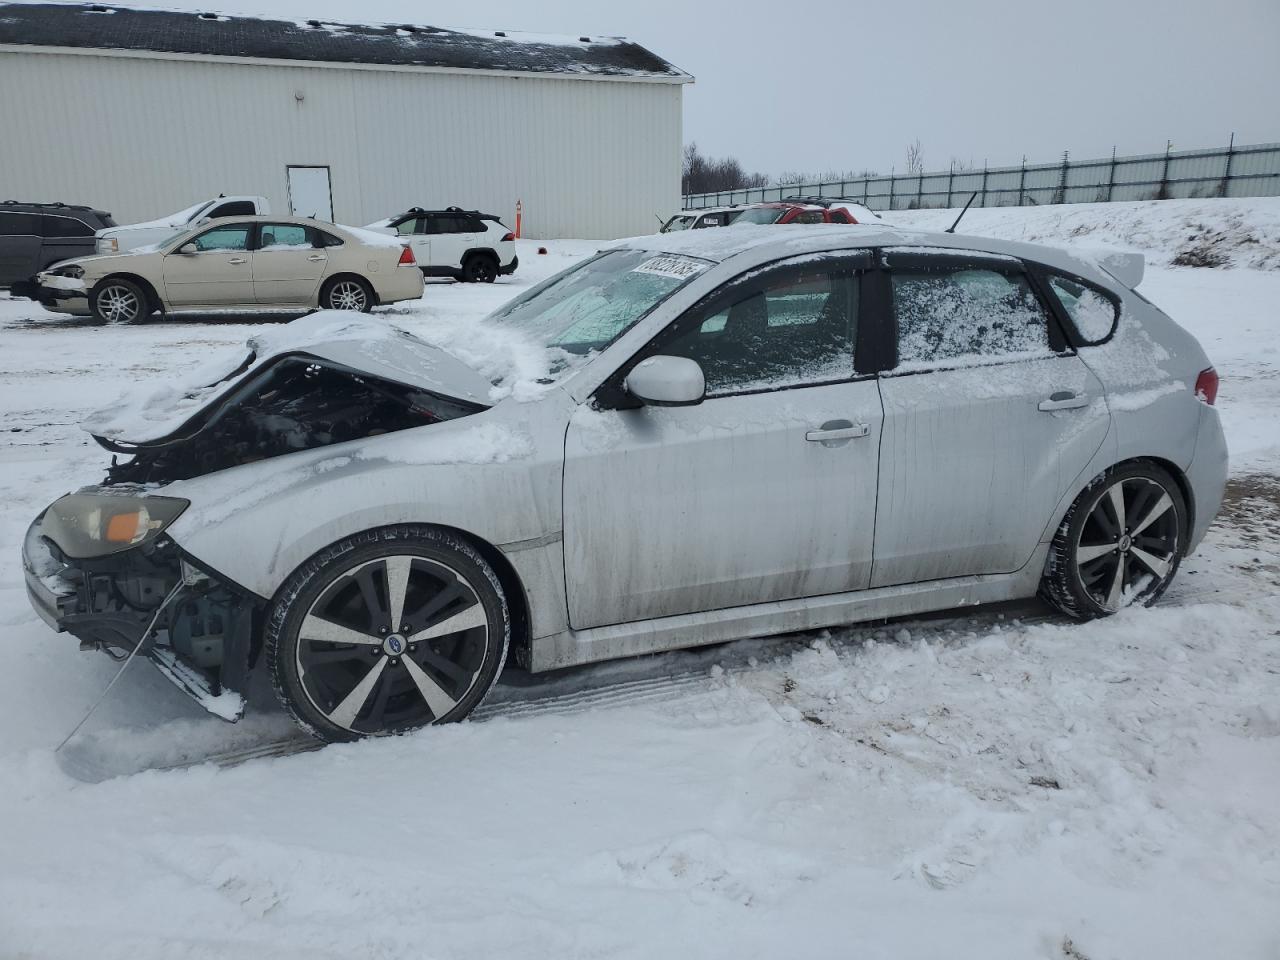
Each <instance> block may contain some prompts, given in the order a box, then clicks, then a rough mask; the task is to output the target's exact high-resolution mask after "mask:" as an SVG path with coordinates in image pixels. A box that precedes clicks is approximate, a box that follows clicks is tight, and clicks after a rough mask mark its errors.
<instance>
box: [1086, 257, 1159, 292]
mask: <svg viewBox="0 0 1280 960" xmlns="http://www.w3.org/2000/svg"><path fill="white" fill-rule="evenodd" d="M1089 252H1090V254H1091V255H1092V257H1093V260H1094V262H1095V263H1097V265H1098V266H1100V267H1101V268H1102V269H1103V270H1105V271H1107V273H1109V274H1111V275H1112V276H1113V277H1115V278H1116V279H1117V280H1119V281H1120V282H1121V283H1123V284H1124V285H1125V286H1126V287H1128V288H1129V289H1130V290H1133V289H1135V288H1136V287H1137V286H1138V284H1140V283H1141V282H1142V277H1143V275H1144V274H1145V273H1146V269H1147V258H1146V257H1145V256H1144V255H1143V254H1141V253H1135V252H1133V251H1131V250H1091V251H1089Z"/></svg>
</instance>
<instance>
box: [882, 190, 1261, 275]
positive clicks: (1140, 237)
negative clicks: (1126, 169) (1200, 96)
mask: <svg viewBox="0 0 1280 960" xmlns="http://www.w3.org/2000/svg"><path fill="white" fill-rule="evenodd" d="M959 212H960V211H959V209H955V210H894V211H893V212H892V213H886V214H885V216H886V217H888V219H889V220H890V221H891V222H892V223H894V224H898V225H901V226H904V227H915V228H919V229H927V230H942V229H945V228H946V227H948V226H950V225H951V223H952V221H954V220H955V218H956V215H957V214H959ZM957 229H958V231H959V232H960V233H968V234H972V235H975V236H981V237H1000V238H1001V239H1005V240H1022V241H1026V242H1028V243H1043V244H1048V245H1050V246H1057V247H1072V248H1089V247H1098V246H1116V247H1121V248H1128V249H1132V250H1140V251H1142V252H1143V253H1145V254H1146V255H1147V256H1148V258H1149V259H1150V260H1151V261H1152V262H1154V263H1158V264H1172V265H1175V266H1200V265H1204V266H1234V267H1255V268H1258V269H1264V270H1280V197H1251V198H1248V199H1216V200H1157V201H1150V200H1143V201H1133V202H1130V203H1069V204H1058V205H1055V206H1041V207H987V208H980V209H970V210H969V212H968V213H966V214H965V215H964V219H963V220H961V221H960V226H959V227H958V228H957Z"/></svg>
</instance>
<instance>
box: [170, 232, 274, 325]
mask: <svg viewBox="0 0 1280 960" xmlns="http://www.w3.org/2000/svg"><path fill="white" fill-rule="evenodd" d="M252 235H253V224H251V223H231V224H220V225H219V226H216V227H210V228H209V229H208V230H206V231H205V232H204V233H201V234H199V235H197V236H196V237H194V238H192V239H191V240H189V241H187V243H185V244H183V247H186V246H188V245H189V244H194V246H195V248H196V252H195V253H179V252H178V251H177V250H174V251H173V252H171V253H169V254H168V255H166V256H165V258H164V265H163V268H162V269H163V271H164V286H165V294H166V297H167V299H168V301H169V304H170V306H175V307H181V306H240V305H244V304H252V303H253V302H254V297H253V254H252V253H251V252H250V250H249V246H250V240H251V238H252Z"/></svg>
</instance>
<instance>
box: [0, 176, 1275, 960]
mask: <svg viewBox="0 0 1280 960" xmlns="http://www.w3.org/2000/svg"><path fill="white" fill-rule="evenodd" d="M1177 202H1178V201H1168V202H1167V203H1166V204H1158V205H1154V204H1153V205H1152V206H1160V207H1164V206H1166V205H1172V204H1175V203H1177ZM1205 203H1206V204H1207V203H1208V202H1207V201H1206V202H1205ZM1117 206H1120V205H1117ZM1267 206H1268V205H1267V204H1262V205H1261V208H1267ZM1073 209H1074V208H1066V209H1065V210H1064V211H1059V212H1062V213H1063V214H1064V215H1066V214H1067V213H1070V212H1071V210H1073ZM1206 209H1212V208H1208V207H1206ZM1222 209H1223V210H1227V211H1228V212H1229V208H1227V207H1224V208H1222ZM930 213H933V214H937V213H938V212H937V211H931V212H930ZM985 213H991V214H995V213H1000V214H1001V215H1002V216H1008V217H1011V218H1012V216H1013V211H971V212H970V214H969V216H975V215H980V214H985ZM1022 213H1023V214H1024V215H1025V217H1026V218H1027V219H1028V223H1030V221H1032V220H1034V219H1035V218H1041V217H1043V216H1044V215H1045V214H1046V211H1045V210H1043V209H1034V208H1024V209H1023V211H1022ZM919 215H920V216H924V215H925V213H924V212H922V213H920V214H919ZM1260 215H1261V214H1260ZM1260 215H1259V216H1260ZM952 218H954V217H952ZM974 222H975V223H978V221H976V220H975V221H974ZM1223 222H1225V221H1223ZM942 225H943V226H945V225H946V224H942ZM966 226H968V224H966ZM1006 227H1007V230H1008V234H1007V235H1010V236H1014V237H1020V238H1024V239H1030V237H1029V236H1027V234H1026V233H1025V232H1024V233H1019V232H1018V231H1019V230H1021V229H1022V227H1021V226H1020V225H1019V224H1018V223H1017V222H1015V221H1014V220H1013V219H1010V220H1008V221H1007V222H1006ZM851 229H856V228H851ZM1026 229H1027V231H1029V232H1035V230H1045V229H1047V227H1045V226H1044V224H1043V223H1042V224H1041V225H1040V226H1038V227H1035V228H1034V229H1032V227H1030V226H1027V228H1026ZM1099 231H1101V228H1099ZM1036 239H1041V240H1046V239H1051V238H1050V237H1048V236H1047V235H1041V236H1038V237H1037V238H1036ZM1100 239H1101V238H1097V237H1095V238H1092V241H1091V238H1089V237H1083V238H1081V239H1080V242H1081V243H1082V244H1083V245H1085V246H1089V245H1096V243H1097V242H1100ZM1172 239H1176V238H1173V234H1169V236H1168V237H1167V238H1166V240H1169V241H1170V242H1171V241H1172ZM1118 240H1119V238H1111V241H1109V242H1117V241H1118ZM1153 242H1154V241H1153ZM1161 242H1162V243H1163V242H1165V241H1161ZM547 246H548V247H549V248H550V250H551V253H550V255H548V256H539V255H537V254H536V253H535V252H534V248H533V247H532V245H529V244H524V245H522V246H521V249H520V259H521V266H520V270H519V271H518V272H517V273H516V274H515V275H514V276H512V277H504V278H501V279H500V280H499V282H497V283H495V284H492V285H469V284H454V283H450V282H441V283H430V284H428V287H427V291H426V294H425V296H424V298H423V300H422V302H421V303H415V304H409V305H397V306H396V307H393V308H389V309H386V310H382V311H380V313H381V314H382V315H384V316H386V317H388V318H389V319H390V320H391V322H393V323H394V324H395V325H397V326H401V327H404V328H405V329H408V330H411V331H414V332H416V333H419V334H420V335H425V334H426V332H427V331H428V330H433V329H438V328H440V327H441V326H443V325H447V324H448V323H449V322H453V323H469V322H476V321H478V320H479V319H480V318H481V317H483V316H484V315H485V314H487V313H489V312H490V311H491V310H492V309H494V308H495V307H497V306H499V305H501V303H503V302H505V301H506V300H507V299H509V298H510V297H512V296H514V295H516V294H518V293H520V292H522V291H523V290H525V289H527V288H528V287H529V286H530V285H531V284H532V283H536V282H538V281H539V280H541V279H543V278H545V277H546V276H549V275H550V274H552V273H554V272H556V271H557V270H559V269H561V268H563V267H564V266H567V265H569V264H570V263H572V262H574V261H575V260H576V259H579V258H581V257H583V256H586V255H588V254H590V253H591V252H593V251H594V250H595V249H596V248H597V246H598V245H597V244H591V243H585V242H568V241H566V242H552V243H549V244H547ZM1174 250H1175V247H1174V246H1172V245H1171V246H1167V247H1159V248H1154V247H1153V248H1151V250H1150V251H1149V252H1150V253H1151V256H1152V262H1153V263H1154V264H1155V266H1153V267H1152V268H1151V269H1149V270H1148V276H1147V278H1146V280H1145V281H1144V282H1143V284H1142V286H1141V288H1140V289H1141V290H1142V291H1143V292H1144V294H1145V295H1147V296H1149V297H1151V298H1152V299H1153V300H1154V301H1155V302H1157V303H1158V304H1160V305H1161V306H1162V307H1163V308H1165V309H1166V310H1168V311H1169V312H1170V313H1171V314H1172V315H1173V316H1174V318H1175V319H1177V320H1178V321H1179V322H1180V323H1182V324H1184V325H1185V326H1187V327H1188V328H1189V329H1190V330H1192V332H1194V333H1195V334H1196V336H1197V337H1199V338H1200V340H1201V342H1202V343H1204V345H1205V348H1206V350H1207V351H1208V353H1209V355H1210V357H1212V358H1213V360H1214V362H1215V364H1216V365H1217V367H1218V369H1219V371H1220V372H1221V373H1222V375H1223V385H1222V392H1221V394H1220V396H1219V400H1218V405H1219V409H1220V410H1221V412H1222V415H1223V418H1224V423H1225V425H1226V429H1227V435H1228V441H1229V443H1230V444H1231V447H1232V455H1233V472H1234V476H1233V480H1232V484H1231V489H1230V491H1229V501H1228V504H1227V506H1226V508H1225V509H1224V512H1223V515H1222V517H1221V518H1220V520H1219V523H1218V524H1217V525H1216V526H1215V527H1214V528H1213V529H1212V530H1211V531H1210V534H1209V537H1208V539H1207V541H1206V543H1205V544H1204V546H1203V547H1202V548H1201V550H1200V551H1199V552H1198V553H1197V554H1196V555H1195V556H1193V557H1191V558H1190V559H1189V560H1188V561H1187V562H1186V563H1185V564H1184V565H1183V569H1182V571H1181V573H1180V574H1179V579H1178V580H1177V581H1176V582H1175V584H1174V586H1173V589H1172V590H1171V591H1170V594H1169V596H1168V597H1167V598H1166V600H1165V602H1164V603H1163V604H1162V605H1161V606H1160V607H1158V608H1156V609H1153V610H1127V611H1125V612H1124V613H1123V614H1121V615H1120V616H1118V617H1116V618H1114V619H1112V620H1109V621H1106V622H1100V623H1093V624H1087V625H1074V624H1066V623H1063V622H1061V621H1059V620H1055V619H1046V618H1045V617H1044V616H1043V611H1041V610H1039V609H1038V608H1037V607H1035V606H1034V605H1023V606H1021V607H1019V608H1016V609H1014V608H1002V609H1000V610H990V609H988V610H977V611H966V612H964V614H963V615H949V616H947V617H942V618H937V619H934V620H925V621H914V622H909V623H895V624H891V625H886V626H872V627H868V628H861V629H854V630H844V631H834V632H832V633H829V634H810V635H804V636H796V637H789V638H775V639H772V640H767V641H743V642H739V643H735V644H728V645H724V646H722V647H718V648H714V649H710V650H704V651H700V652H696V653H680V654H672V655H666V656H662V657H650V658H645V659H642V660H638V661H633V662H630V663H620V664H611V665H603V666H599V667H590V668H584V669H582V670H580V671H575V672H572V673H569V674H565V675H561V676H558V677H552V678H547V679H545V680H541V681H538V683H536V684H534V685H532V686H524V685H521V684H519V683H517V682H515V680H516V678H515V677H514V675H513V676H512V677H511V678H509V679H508V681H507V682H506V683H505V684H503V685H502V686H500V687H499V689H498V690H497V691H496V695H495V697H494V698H493V703H492V705H491V706H487V707H486V708H484V709H483V710H482V711H481V719H480V720H478V721H477V722H473V723H468V724H462V725H459V726H455V727H452V728H448V729H440V730H429V731H423V732H421V733H418V734H416V735H413V736H407V737H399V738H394V739H387V740H381V741H376V742H369V743H362V744H355V745H346V746H339V747H329V748H326V749H324V750H321V751H319V752H316V753H312V754H307V755H301V756H294V757H291V758H288V759H280V760H259V761H254V762H250V763H247V764H245V765H244V766H241V767H237V768H234V769H218V768H215V767H213V766H202V767H196V768H193V769H189V770H181V771H171V772H148V773H142V774H139V775H135V776H130V777H124V778H120V779H116V780H112V781H109V782H106V783H102V784H97V785H88V784H81V783H76V782H73V781H71V780H70V779H68V778H67V777H66V776H65V775H64V774H63V773H62V771H61V770H60V769H59V768H58V766H57V765H56V764H55V762H54V760H53V755H52V751H53V748H54V747H55V746H56V745H57V743H58V742H59V741H60V740H61V739H62V737H63V736H65V735H66V733H67V732H68V731H70V729H71V728H72V727H73V726H74V725H75V723H76V722H77V721H78V720H80V718H81V717H82V716H83V713H84V711H85V710H86V709H87V708H88V706H89V705H90V704H91V703H92V702H93V701H94V700H95V699H96V698H97V697H98V695H99V694H100V693H101V692H102V689H103V687H104V686H105V685H106V683H107V681H108V679H109V678H110V677H111V676H112V675H113V674H114V672H115V670H116V669H117V667H116V665H115V664H113V663H111V662H110V661H108V660H107V659H106V658H105V657H101V656H98V655H89V654H81V653H79V652H78V651H77V650H76V645H75V642H74V641H73V640H71V639H70V638H68V637H67V636H66V635H55V634H53V633H52V632H51V631H49V630H48V628H47V627H45V625H44V624H43V623H42V622H40V621H39V620H37V619H36V617H35V615H34V614H33V613H32V611H31V609H30V607H29V605H28V603H27V600H26V596H25V590H24V587H23V579H22V572H21V569H20V565H19V563H18V549H19V544H20V542H21V538H22V536H23V533H24V532H25V530H26V527H27V524H28V523H29V522H30V520H31V518H32V517H33V516H35V514H36V513H37V512H38V511H39V510H40V509H41V508H43V507H44V506H45V505H46V504H47V503H48V502H49V501H51V500H52V499H53V498H54V497H56V496H57V495H59V494H61V493H63V492H66V491H67V490H68V489H72V488H74V487H77V486H79V485H81V484H83V483H85V482H88V481H91V480H94V479H97V477H98V476H100V469H101V466H102V464H103V461H104V455H103V453H102V451H101V450H98V449H96V448H94V447H92V446H91V445H90V441H89V439H88V437H87V436H86V435H84V434H83V433H82V432H81V431H80V430H79V428H78V424H79V422H80V421H81V419H82V418H83V416H84V414H85V412H86V411H87V410H90V409H93V408H96V407H99V406H101V405H102V403H103V400H104V399H105V398H109V397H110V396H112V395H113V394H114V393H115V392H116V391H117V389H118V388H119V386H120V385H121V384H122V383H144V382H145V383H151V384H156V383H160V384H163V383H165V382H175V381H182V382H186V378H185V376H184V372H185V371H190V370H192V369H193V368H195V367H197V366H198V365H199V364H200V363H201V362H202V361H203V359H204V358H206V357H208V356H209V354H210V352H211V351H218V352H221V351H223V350H225V349H227V348H235V347H239V348H242V345H243V344H244V343H245V341H246V340H247V339H248V338H249V337H251V336H255V335H259V334H261V333H263V332H264V331H279V330H281V329H282V328H281V327H280V326H279V325H272V324H267V323H263V322H261V318H255V317H249V318H243V317H242V318H236V319H234V320H232V319H229V318H227V317H225V316H212V317H205V318H194V319H185V320H183V321H182V322H174V323H153V324H149V325H144V326H138V327H111V328H104V327H99V326H96V325H94V324H92V323H90V322H87V321H83V320H77V319H71V318H65V317H57V316H54V315H51V314H48V313H47V312H45V311H43V310H42V309H40V308H39V307H38V305H34V304H29V303H27V302H23V301H11V300H7V299H5V298H3V296H0V411H3V420H4V424H5V427H6V432H4V433H0V625H2V626H3V627H4V628H5V629H4V632H3V637H4V642H5V645H6V647H5V650H6V653H7V654H8V659H7V661H6V668H5V670H4V671H0V724H2V728H3V729H4V731H5V733H4V736H3V738H0V851H3V853H2V854H0V957H3V958H6V960H7V958H8V957H10V956H12V957H26V956H31V957H38V958H40V960H46V958H52V960H61V958H67V960H72V958H74V960H82V958H84V957H94V958H102V960H111V958H117V957H118V958H122V960H123V958H127V960H149V958H163V960H172V958H175V957H190V958H209V960H215V958H216V960H238V958H246V960H249V958H252V960H259V958H261V957H264V956H271V957H275V958H280V960H291V958H294V957H298V958H302V957H306V958H308V960H314V958H334V960H336V958H350V957H361V958H364V957H377V958H382V960H400V958H405V960H421V958H424V957H468V958H471V957H477V958H478V957H525V956H527V957H547V956H557V957H569V958H573V957H609V958H614V957H618V958H636V960H648V958H652V957H742V958H752V957H766V956H768V957H775V956H779V955H785V956H791V955H803V956H831V957H836V956H839V957H844V956H859V957H861V956H868V957H885V958H890V957H892V958H899V957H929V958H935V957H939V956H946V957H948V958H954V960H968V958H975V960H976V958H981V960H992V958H996V960H1001V958H1010V960H1014V958H1016V960H1027V958H1032V960H1081V958H1088V960H1133V958H1140V957H1158V958H1160V960H1183V958H1185V960H1204V958H1205V957H1219V956H1220V957H1230V958H1231V960H1274V958H1275V957H1276V956H1278V955H1280V914H1278V913H1277V911H1276V909H1275V905H1276V903H1277V902H1280V819H1277V817H1276V815H1275V797H1276V796H1277V793H1278V792H1280V685H1278V684H1277V683H1276V678H1277V677H1278V676H1280V589H1278V587H1280V546H1278V544H1280V481H1278V480H1277V479H1276V474H1277V473H1280V420H1278V419H1277V417H1276V410H1277V409H1280V369H1278V368H1277V364H1278V363H1280V353H1278V352H1277V351H1278V349H1280V343H1278V341H1280V338H1278V337H1277V329H1276V325H1275V324H1276V321H1275V319H1274V317H1275V310H1274V304H1275V303H1276V302H1280V271H1261V270H1251V269H1235V270H1226V271H1223V270H1193V269H1187V268H1170V267H1167V266H1162V265H1161V264H1163V263H1166V262H1167V259H1168V258H1170V257H1172V255H1173V252H1174ZM196 379H197V380H198V379H199V378H196ZM260 679H261V678H260ZM291 730H292V727H291V725H290V724H289V723H288V721H287V719H286V718H285V717H284V716H283V715H282V714H281V713H280V712H278V711H274V710H272V709H271V707H270V695H269V693H267V694H266V695H264V691H263V690H262V689H260V688H258V689H255V690H253V691H251V696H250V706H249V710H248V713H247V715H246V717H245V719H244V720H243V721H241V724H239V725H237V726H234V727H228V726H227V725H225V724H223V723H222V722H221V721H219V720H216V719H214V718H212V717H209V716H207V715H205V714H203V713H202V712H201V711H200V710H199V708H198V707H196V706H195V705H194V704H192V703H191V702H190V701H189V700H188V699H187V698H186V697H184V696H183V695H182V694H181V693H179V692H178V691H177V690H176V689H175V688H174V687H172V686H171V685H170V684H169V683H167V682H166V681H165V680H164V679H163V678H161V677H160V676H159V674H158V673H157V672H156V671H155V670H153V669H151V667H150V666H149V665H148V664H145V663H135V664H134V665H133V666H131V667H130V668H129V670H128V671H127V672H126V673H125V674H124V676H123V677H122V678H121V681H120V682H119V683H118V684H117V686H116V687H115V688H114V689H113V691H112V694H111V696H110V697H108V698H107V701H106V702H105V703H104V704H103V707H102V709H101V710H100V711H99V713H98V714H96V715H95V716H94V718H93V720H92V722H91V724H90V725H88V727H86V731H85V734H86V736H85V741H86V742H87V743H88V744H89V745H90V746H92V747H93V748H94V749H96V750H97V751H98V752H99V753H100V754H102V755H115V756H117V757H123V758H126V759H135V760H146V759H148V758H150V759H151V760H152V761H153V762H160V763H172V762H176V761H179V760H190V759H194V758H199V757H201V756H207V755H209V754H211V753H215V752H217V751H219V750H225V749H231V748H241V747H244V746H249V745H254V744H256V743H265V742H270V741H272V740H275V739H277V738H280V737H282V736H287V735H288V734H289V732H290V731H291Z"/></svg>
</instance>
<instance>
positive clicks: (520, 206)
mask: <svg viewBox="0 0 1280 960" xmlns="http://www.w3.org/2000/svg"><path fill="white" fill-rule="evenodd" d="M523 212H524V204H523V203H521V202H520V201H519V200H517V201H516V239H517V240H519V239H520V215H521V214H522V213H523Z"/></svg>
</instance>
